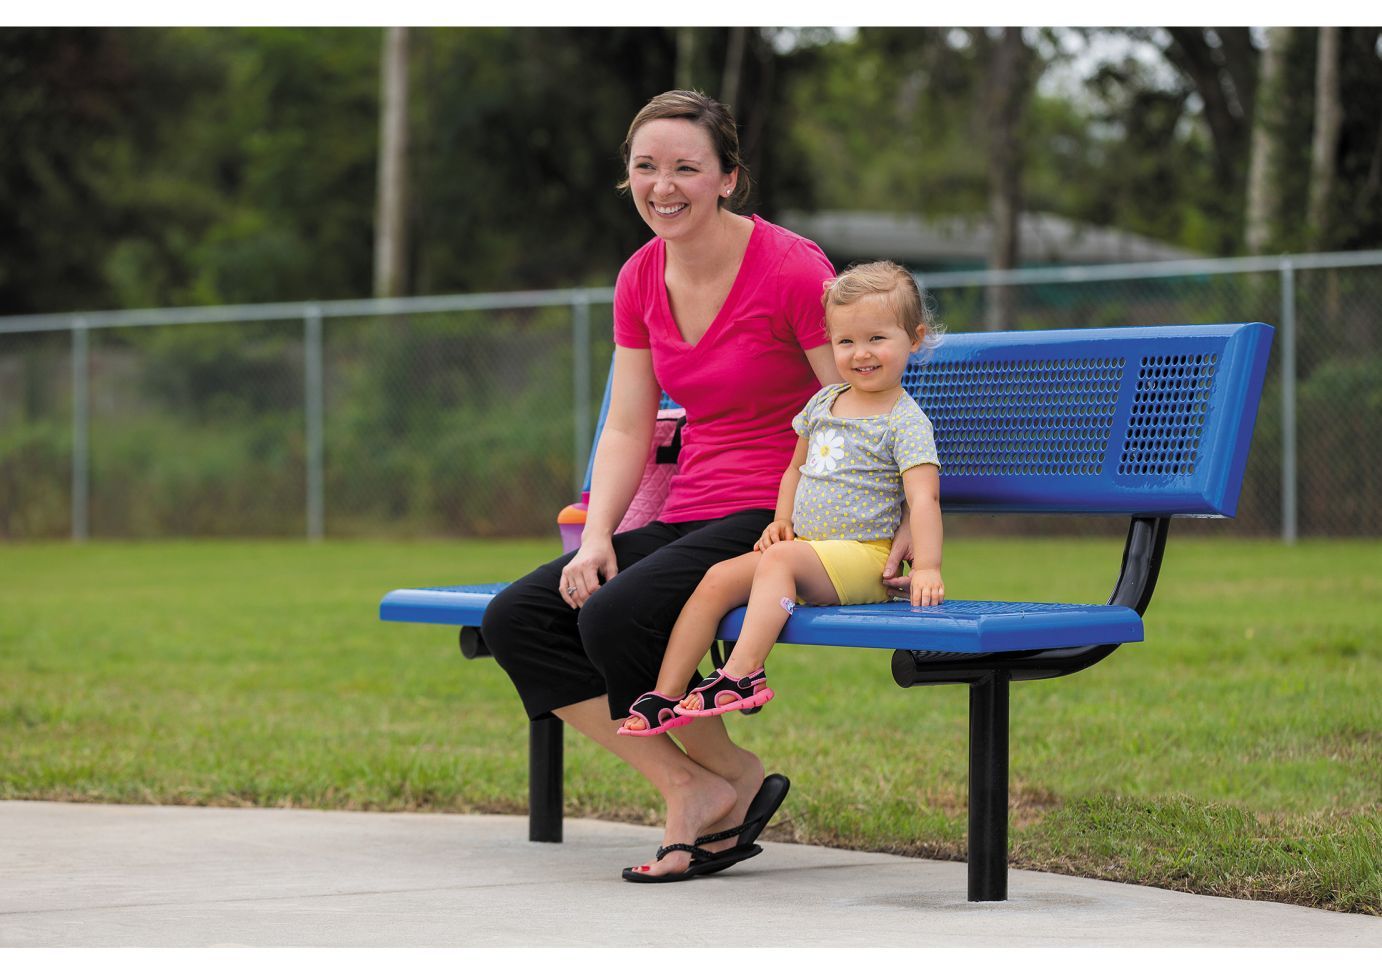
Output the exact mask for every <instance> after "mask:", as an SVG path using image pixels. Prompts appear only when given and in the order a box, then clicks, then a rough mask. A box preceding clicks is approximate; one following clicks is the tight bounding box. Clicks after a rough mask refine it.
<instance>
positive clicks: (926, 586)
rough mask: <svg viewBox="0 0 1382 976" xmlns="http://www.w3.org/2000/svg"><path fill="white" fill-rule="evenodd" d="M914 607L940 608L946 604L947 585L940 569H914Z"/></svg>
mask: <svg viewBox="0 0 1382 976" xmlns="http://www.w3.org/2000/svg"><path fill="white" fill-rule="evenodd" d="M911 589H912V606H914V607H938V606H940V605H941V604H942V603H944V602H945V583H943V582H942V581H941V572H940V570H938V569H917V567H915V566H913V567H912V587H911Z"/></svg>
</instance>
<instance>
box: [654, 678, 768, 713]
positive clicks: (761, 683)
mask: <svg viewBox="0 0 1382 976" xmlns="http://www.w3.org/2000/svg"><path fill="white" fill-rule="evenodd" d="M693 698H699V699H700V707H699V708H688V707H687V705H686V703H687V702H689V701H691V700H692V699H693ZM772 700H773V690H772V689H771V688H769V687H768V675H767V672H765V671H764V670H763V669H762V668H759V669H758V670H757V671H755V672H753V674H750V675H746V676H745V677H742V678H736V677H733V676H732V675H728V674H725V672H724V670H723V669H718V668H717V669H716V670H714V671H712V672H710V677H708V678H706V679H705V680H704V681H702V682H701V683H700V684H698V685H696V687H694V688H692V689H691V690H690V691H689V692H687V695H686V697H685V698H683V699H682V700H681V704H679V705H677V706H676V708H674V709H672V710H673V711H674V712H676V713H677V714H678V715H689V716H691V717H692V718H701V717H702V716H704V715H723V714H724V713H725V712H737V711H740V710H745V711H747V710H748V709H754V710H757V709H758V708H761V707H762V706H763V705H766V704H767V703H768V702H770V701H772Z"/></svg>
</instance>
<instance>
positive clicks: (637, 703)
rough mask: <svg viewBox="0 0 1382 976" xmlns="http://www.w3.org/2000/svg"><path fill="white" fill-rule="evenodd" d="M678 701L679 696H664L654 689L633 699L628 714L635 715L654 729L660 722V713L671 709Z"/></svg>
mask: <svg viewBox="0 0 1382 976" xmlns="http://www.w3.org/2000/svg"><path fill="white" fill-rule="evenodd" d="M679 701H681V699H680V698H664V697H663V696H662V695H659V694H658V693H657V692H655V691H649V692H647V693H645V694H642V695H639V696H638V697H637V698H635V699H634V701H633V704H632V705H630V706H629V715H630V716H634V715H637V716H638V717H639V718H641V719H643V721H644V722H646V723H647V727H648V728H650V729H655V728H657V727H658V726H660V725H661V724H662V713H663V712H664V711H671V709H672V706H673V705H675V704H676V703H677V702H679Z"/></svg>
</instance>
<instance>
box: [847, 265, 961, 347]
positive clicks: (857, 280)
mask: <svg viewBox="0 0 1382 976" xmlns="http://www.w3.org/2000/svg"><path fill="white" fill-rule="evenodd" d="M869 297H878V298H881V299H883V301H884V303H885V304H886V305H887V306H888V308H889V309H890V310H891V311H892V313H893V315H894V316H896V318H897V324H898V325H899V326H900V327H901V328H902V329H903V331H905V332H906V333H907V338H909V339H911V340H913V341H915V340H917V339H920V340H921V341H922V345H923V346H924V347H925V348H928V349H929V348H931V347H933V346H934V345H935V344H936V343H937V342H938V341H939V339H940V335H941V333H942V332H944V331H945V326H944V325H942V324H941V322H940V320H939V319H938V318H937V317H936V310H935V307H934V305H933V303H932V302H931V298H930V296H929V295H927V294H925V293H924V292H923V291H922V290H921V289H920V288H918V287H917V282H916V279H915V278H913V277H912V273H911V272H910V271H908V270H907V269H906V268H904V267H902V266H901V265H900V264H896V263H894V262H892V261H873V262H870V263H869V264H853V265H850V266H849V267H848V268H846V269H845V271H844V274H842V275H840V276H839V277H838V278H831V279H830V280H829V281H827V282H826V283H825V294H823V295H821V305H823V306H824V307H825V321H826V331H827V332H828V331H830V310H831V309H832V308H835V307H836V306H839V305H853V304H854V303H855V302H857V301H859V300H860V299H863V298H869Z"/></svg>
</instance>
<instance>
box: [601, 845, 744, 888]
mask: <svg viewBox="0 0 1382 976" xmlns="http://www.w3.org/2000/svg"><path fill="white" fill-rule="evenodd" d="M673 851H687V852H688V853H690V855H691V866H690V867H688V868H687V869H686V870H685V871H679V872H677V873H676V874H644V873H643V872H641V871H635V870H634V869H633V868H625V869H624V880H625V881H632V882H635V883H636V884H670V883H673V882H676V881H689V880H691V879H692V878H695V877H699V876H700V875H702V874H714V873H715V872H716V871H722V870H724V869H725V868H727V867H729V866H730V865H731V864H738V863H739V862H740V861H747V860H748V859H749V858H751V857H754V856H755V855H757V854H762V853H763V848H761V847H759V846H758V845H757V844H751V845H749V846H748V847H738V846H735V847H731V848H730V849H729V850H727V851H707V850H706V849H705V848H703V847H697V846H696V845H695V844H669V845H667V846H666V847H659V848H658V849H657V860H659V861H660V860H662V859H663V858H664V857H666V856H667V855H668V854H671V853H672V852H673Z"/></svg>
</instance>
